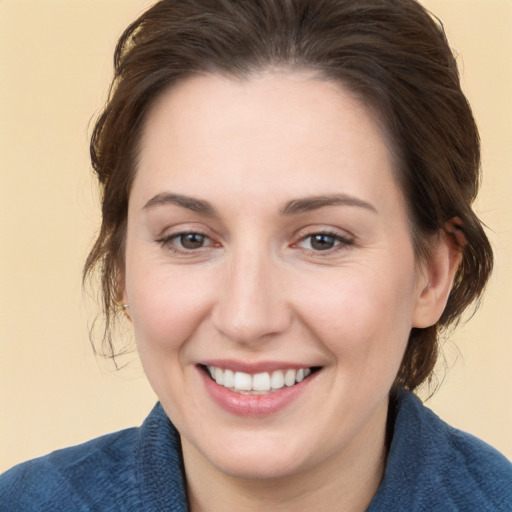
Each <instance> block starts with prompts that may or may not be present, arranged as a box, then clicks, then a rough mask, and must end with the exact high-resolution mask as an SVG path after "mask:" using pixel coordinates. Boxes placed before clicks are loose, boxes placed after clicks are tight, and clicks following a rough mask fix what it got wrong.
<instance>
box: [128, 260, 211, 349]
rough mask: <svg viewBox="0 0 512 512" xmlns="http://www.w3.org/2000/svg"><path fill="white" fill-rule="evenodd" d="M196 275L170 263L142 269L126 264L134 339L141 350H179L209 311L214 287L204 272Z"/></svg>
mask: <svg viewBox="0 0 512 512" xmlns="http://www.w3.org/2000/svg"><path fill="white" fill-rule="evenodd" d="M199 277H200V276H195V277H194V275H193V274H191V273H190V272H188V273H186V274H185V273H184V272H183V271H181V270H180V269H179V268H178V269H173V268H172V267H170V266H163V267H162V266H160V267H158V266H155V267H154V269H151V268H150V266H146V267H145V269H144V271H143V272H137V267H134V271H131V269H130V268H129V267H128V265H127V279H126V291H127V296H128V300H129V303H130V312H131V315H132V322H133V327H134V331H135V338H136V340H137V344H138V346H139V350H141V351H142V352H144V351H145V349H146V348H147V347H148V346H150V347H151V348H154V349H157V350H169V349H178V348H179V347H180V346H181V345H183V344H184V343H185V342H186V340H187V339H188V338H189V337H190V335H191V334H192V332H193V331H194V330H195V329H196V328H197V326H198V325H200V324H201V321H202V319H203V318H204V317H205V316H206V315H207V314H208V311H209V306H210V304H211V293H210V292H211V287H210V288H207V287H206V286H205V282H206V283H207V282H208V281H209V280H208V279H207V278H206V279H205V276H204V274H201V278H199Z"/></svg>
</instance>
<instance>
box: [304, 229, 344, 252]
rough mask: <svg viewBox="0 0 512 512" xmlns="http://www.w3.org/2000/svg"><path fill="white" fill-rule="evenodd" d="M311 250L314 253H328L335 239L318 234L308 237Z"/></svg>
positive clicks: (334, 243)
mask: <svg viewBox="0 0 512 512" xmlns="http://www.w3.org/2000/svg"><path fill="white" fill-rule="evenodd" d="M309 238H310V244H311V248H312V249H313V250H315V251H328V250H329V249H332V248H333V247H334V246H335V245H336V242H337V240H336V238H335V237H334V236H332V235H326V234H322V233H318V234H316V235H311V236H310V237H309Z"/></svg>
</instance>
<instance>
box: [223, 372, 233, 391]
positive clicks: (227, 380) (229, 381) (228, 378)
mask: <svg viewBox="0 0 512 512" xmlns="http://www.w3.org/2000/svg"><path fill="white" fill-rule="evenodd" d="M224 386H226V387H227V388H234V387H235V374H234V373H233V372H232V371H231V370H224Z"/></svg>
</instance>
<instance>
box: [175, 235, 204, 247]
mask: <svg viewBox="0 0 512 512" xmlns="http://www.w3.org/2000/svg"><path fill="white" fill-rule="evenodd" d="M180 242H181V245H182V246H183V247H184V248H185V249H199V248H200V247H202V246H203V244H204V236H203V235H200V234H198V233H187V234H186V235H181V237H180Z"/></svg>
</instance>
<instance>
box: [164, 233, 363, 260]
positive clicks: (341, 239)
mask: <svg viewBox="0 0 512 512" xmlns="http://www.w3.org/2000/svg"><path fill="white" fill-rule="evenodd" d="M188 235H195V236H197V237H201V238H203V240H204V241H209V243H208V244H207V245H201V246H199V247H196V248H185V247H183V245H182V244H181V246H182V247H181V248H180V247H178V246H177V245H176V240H180V239H182V237H186V236H188ZM314 237H326V238H330V239H332V240H333V243H334V245H333V246H332V247H330V248H328V249H325V250H315V249H312V248H306V247H303V249H304V250H305V251H307V252H308V253H309V254H310V255H315V256H324V255H325V256H328V255H330V254H332V253H333V252H336V251H338V250H343V249H346V248H348V247H350V246H351V245H353V243H354V240H353V239H351V238H347V237H345V236H342V235H340V234H339V233H335V232H333V231H322V230H320V231H315V232H312V233H308V234H306V235H304V236H302V237H301V238H300V239H299V241H298V242H296V243H294V244H292V247H299V246H300V244H303V243H304V242H305V241H306V240H310V244H311V242H312V240H313V238H314ZM156 242H157V243H159V244H160V245H161V246H162V247H163V248H165V249H167V250H170V251H172V252H173V253H176V254H182V255H187V254H188V255H192V254H197V251H200V250H201V249H207V248H209V247H212V246H214V247H215V246H219V245H220V244H215V242H213V240H212V239H211V238H210V237H209V236H208V235H206V234H205V233H202V232H201V231H183V232H180V233H173V234H171V235H168V236H164V237H162V238H159V239H157V240H156ZM178 243H179V242H178Z"/></svg>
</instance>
